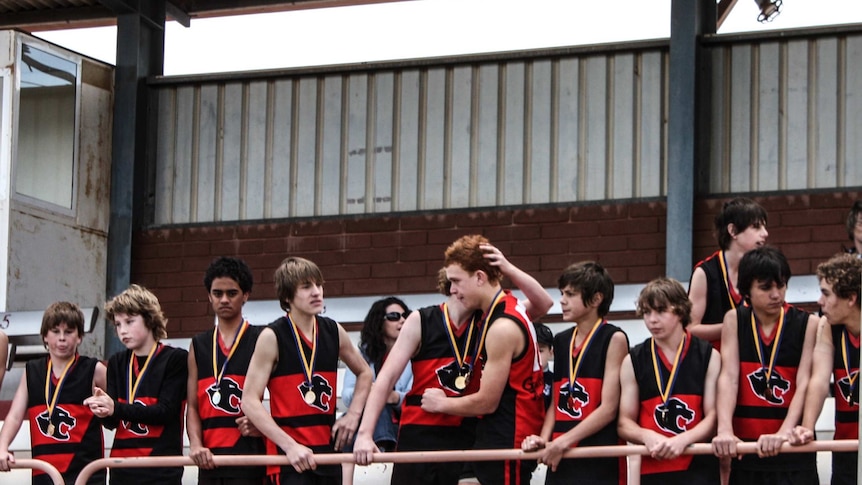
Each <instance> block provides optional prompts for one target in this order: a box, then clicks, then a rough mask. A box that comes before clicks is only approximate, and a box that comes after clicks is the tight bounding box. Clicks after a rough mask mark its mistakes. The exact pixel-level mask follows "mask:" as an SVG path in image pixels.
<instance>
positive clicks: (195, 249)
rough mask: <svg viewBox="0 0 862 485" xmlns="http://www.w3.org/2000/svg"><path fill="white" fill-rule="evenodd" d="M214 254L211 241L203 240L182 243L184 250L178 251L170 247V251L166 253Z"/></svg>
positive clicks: (186, 254)
mask: <svg viewBox="0 0 862 485" xmlns="http://www.w3.org/2000/svg"><path fill="white" fill-rule="evenodd" d="M209 254H212V253H211V252H210V242H208V241H201V242H197V241H195V242H186V243H184V244H183V245H182V251H177V250H176V249H174V248H170V252H169V253H167V254H165V256H173V257H175V256H178V255H183V256H204V255H209Z"/></svg>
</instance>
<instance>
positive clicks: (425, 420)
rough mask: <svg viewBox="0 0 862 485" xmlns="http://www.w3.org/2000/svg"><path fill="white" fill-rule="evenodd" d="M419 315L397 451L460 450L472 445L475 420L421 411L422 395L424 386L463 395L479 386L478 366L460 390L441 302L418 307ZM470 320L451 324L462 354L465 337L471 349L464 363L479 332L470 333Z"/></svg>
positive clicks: (469, 352) (454, 394) (456, 367)
mask: <svg viewBox="0 0 862 485" xmlns="http://www.w3.org/2000/svg"><path fill="white" fill-rule="evenodd" d="M417 311H418V312H419V315H420V316H421V320H420V321H421V324H420V325H421V337H420V343H419V350H418V351H417V353H416V355H414V356H413V358H412V359H411V361H410V365H411V366H412V371H413V387H412V388H411V389H410V391H408V392H407V394H406V395H405V396H404V403H403V405H402V408H401V424H400V428H399V430H398V442H397V445H396V446H397V449H398V451H421V450H463V449H466V448H470V447H471V446H472V445H473V439H474V437H475V430H474V429H473V426H474V425H473V423H474V420H470V419H468V420H465V419H464V418H462V417H461V416H454V415H450V414H440V413H429V412H426V411H423V410H422V408H421V405H422V394H423V393H424V392H425V389H433V388H438V389H443V392H445V393H446V395H447V396H450V397H452V396H463V395H467V394H471V393H473V392H475V390H476V389H478V384H479V377H478V371H479V369H473V374H472V376H471V378H470V381H469V384H468V386H467V389H465V390H464V391H459V390H458V388H457V387H456V386H455V379H456V378H457V377H458V376H459V375H460V372H461V371H460V370H459V369H458V363H457V362H456V361H455V353H454V350H453V349H452V344H451V341H450V338H449V332H448V330H447V329H446V325H447V323H446V319H445V318H444V317H443V305H436V306H429V307H425V308H421V309H419V310H417ZM469 327H470V325H469V321H468V323H466V324H462V325H460V327H459V328H456V327H455V326H454V325H453V326H452V327H451V330H452V334H453V335H454V336H455V342H456V345H458V352H459V353H460V354H461V356H462V357H463V356H464V353H465V352H464V351H465V348H466V345H467V339H468V336H469V338H470V340H471V342H470V343H471V349H467V352H466V353H467V358H466V362H468V363H469V362H472V356H473V351H472V347H474V344H475V343H476V341H477V340H478V338H479V336H478V332H477V331H476V330H474V331H473V334H472V335H470V332H469Z"/></svg>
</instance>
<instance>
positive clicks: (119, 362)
mask: <svg viewBox="0 0 862 485" xmlns="http://www.w3.org/2000/svg"><path fill="white" fill-rule="evenodd" d="M105 315H106V318H107V319H108V320H109V321H113V322H114V328H115V329H116V331H117V337H118V338H119V339H120V341H122V342H123V345H125V346H126V350H125V351H122V352H117V353H116V354H114V355H112V356H111V358H110V359H109V360H108V389H107V392H105V391H104V390H103V389H101V388H99V387H97V388H96V389H95V392H94V394H93V396H91V397H89V398H87V400H85V401H84V404H86V405H88V406H90V409H91V410H92V411H93V414H95V415H96V416H99V417H100V418H102V424H103V425H104V426H105V427H106V428H109V429H116V430H117V432H116V434H115V435H114V444H113V447H112V448H111V456H112V457H120V458H127V457H140V456H182V454H183V438H182V433H183V407H184V406H185V401H186V379H187V377H188V363H187V362H188V352H186V350H185V349H178V348H174V347H170V346H167V345H163V344H162V343H161V340H162V339H164V338H166V337H167V335H168V334H167V331H166V326H167V318H165V316H164V314H163V313H162V309H161V306H159V300H158V298H156V295H154V294H153V293H151V292H150V291H149V290H147V289H146V288H144V287H141V286H138V285H131V286H130V287H129V288H128V289H126V290H125V291H123V292H122V293H120V294H119V295H117V296H116V297H114V298H113V299H112V300H111V301H109V302H108V303H107V304H106V305H105ZM109 476H110V479H111V484H112V485H120V484H122V485H126V484H129V483H135V484H142V485H143V484H148V485H149V484H152V485H166V484H168V485H179V484H180V483H181V482H182V476H183V468H182V467H161V468H113V469H111V471H110V475H109Z"/></svg>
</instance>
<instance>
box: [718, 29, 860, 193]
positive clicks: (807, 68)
mask: <svg viewBox="0 0 862 485" xmlns="http://www.w3.org/2000/svg"><path fill="white" fill-rule="evenodd" d="M712 56H713V57H712V60H713V67H712V69H713V74H714V76H713V88H714V89H713V96H712V110H713V124H712V136H713V138H712V140H713V141H712V155H711V164H710V168H709V170H710V183H709V188H710V192H713V193H716V192H717V193H724V192H749V191H751V192H765V191H775V190H799V189H815V188H835V187H850V186H858V185H862V163H860V160H862V136H860V135H862V70H860V69H859V66H860V65H862V34H859V33H856V34H849V35H847V34H837V35H833V36H816V37H812V38H797V37H794V38H790V39H780V40H771V41H762V42H749V43H732V44H729V45H713V46H712ZM853 66H855V67H853Z"/></svg>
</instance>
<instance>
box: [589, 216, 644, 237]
mask: <svg viewBox="0 0 862 485" xmlns="http://www.w3.org/2000/svg"><path fill="white" fill-rule="evenodd" d="M657 231H658V219H656V218H654V217H644V218H640V219H623V220H618V221H604V222H602V223H601V224H600V225H599V233H600V234H601V235H602V236H618V235H623V234H643V233H647V234H650V233H654V232H657Z"/></svg>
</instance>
